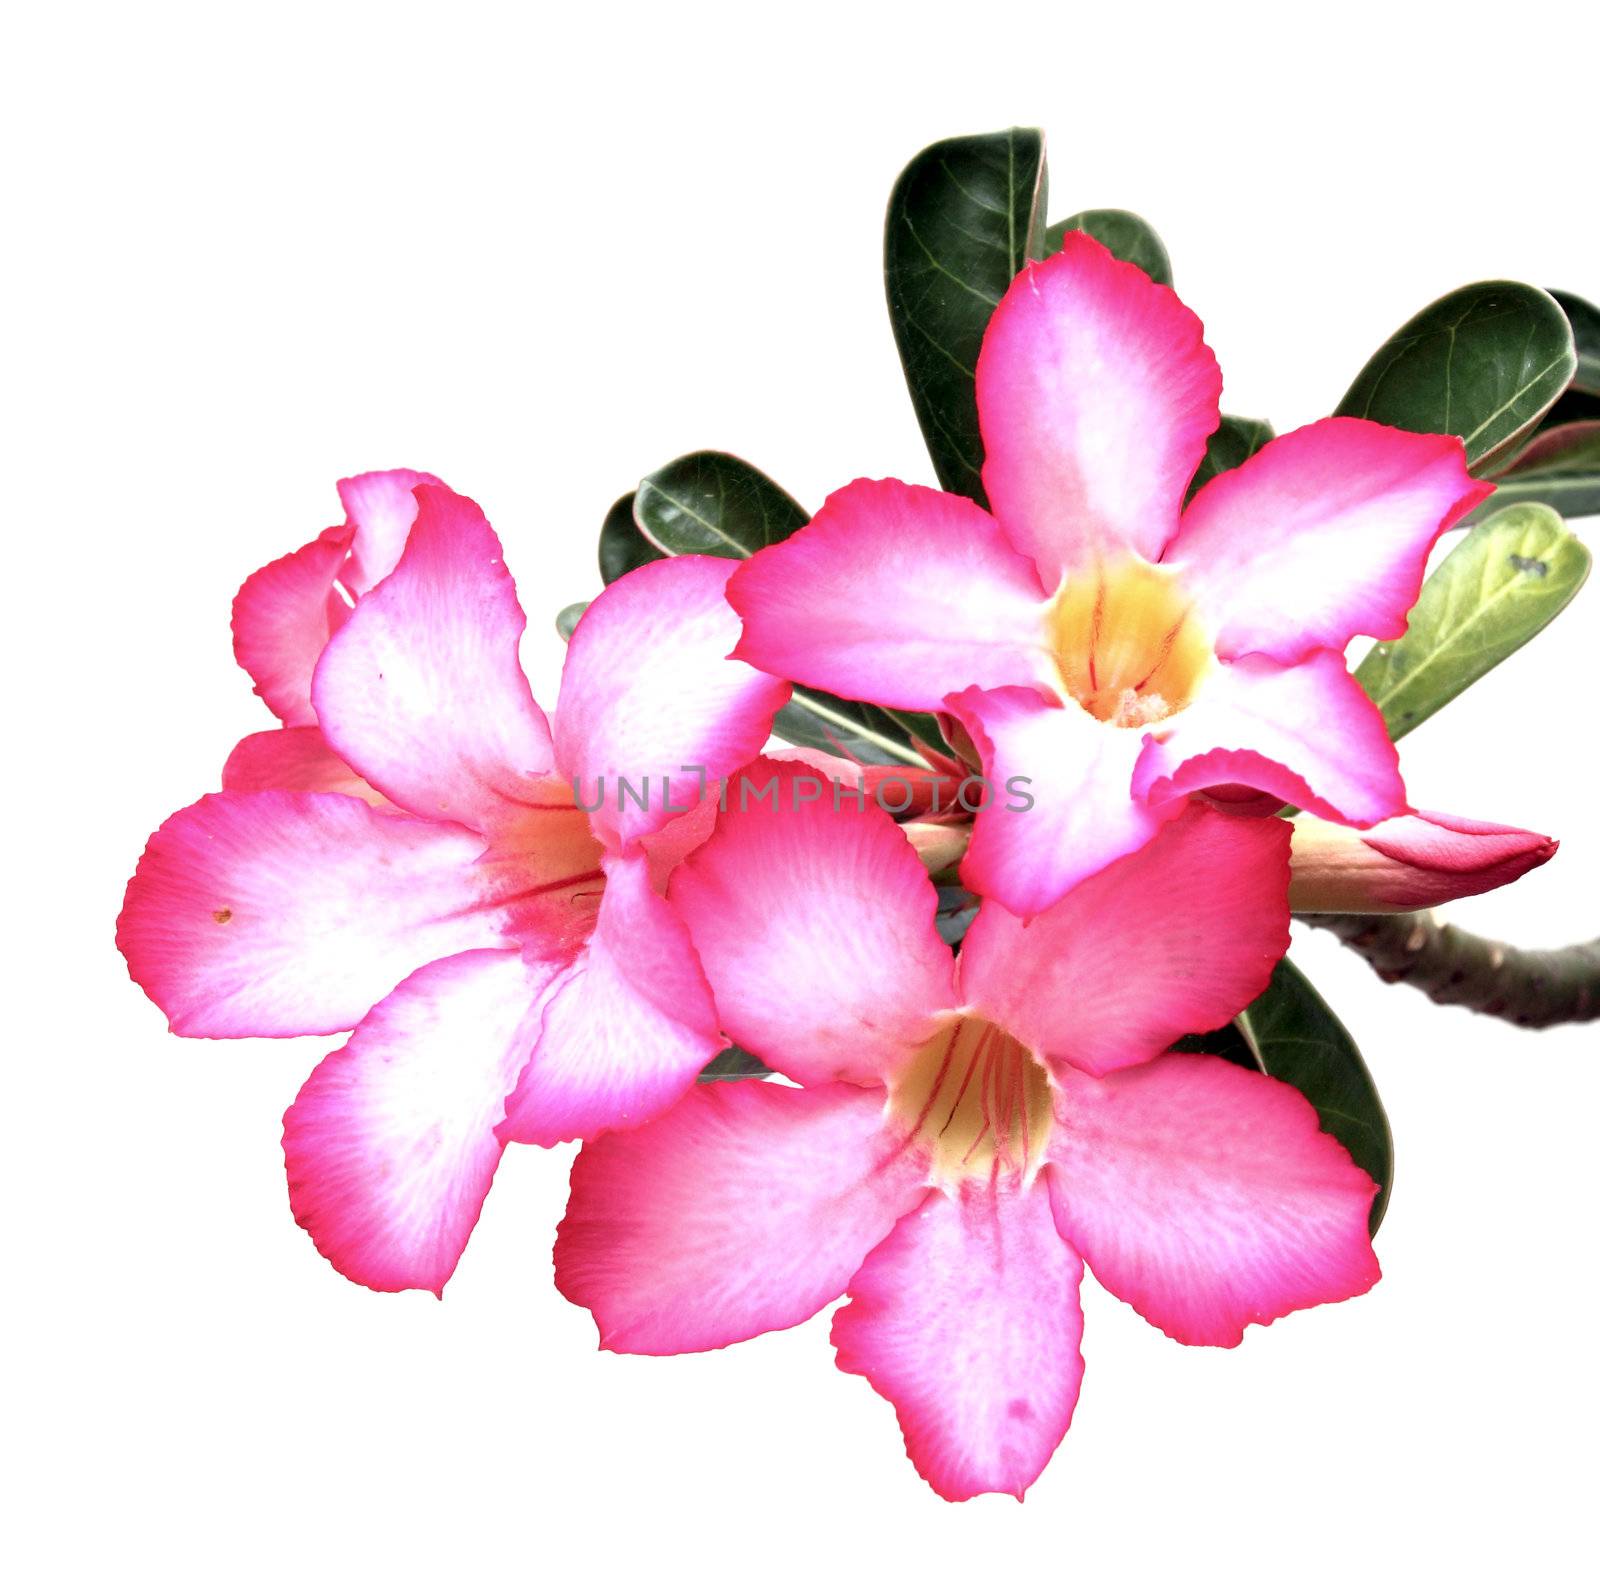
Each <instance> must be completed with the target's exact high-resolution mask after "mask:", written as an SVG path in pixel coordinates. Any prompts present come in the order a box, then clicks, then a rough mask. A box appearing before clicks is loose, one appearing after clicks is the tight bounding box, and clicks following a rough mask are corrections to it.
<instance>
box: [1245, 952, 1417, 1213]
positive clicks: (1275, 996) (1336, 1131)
mask: <svg viewBox="0 0 1600 1578" xmlns="http://www.w3.org/2000/svg"><path fill="white" fill-rule="evenodd" d="M1235 1023H1236V1026H1237V1029H1238V1032H1239V1035H1240V1036H1241V1037H1242V1039H1243V1041H1244V1044H1245V1046H1246V1047H1248V1049H1249V1051H1250V1053H1251V1054H1252V1055H1253V1057H1254V1061H1255V1066H1256V1067H1257V1068H1259V1069H1260V1070H1261V1072H1262V1073H1264V1074H1270V1075H1271V1076H1272V1077H1273V1078H1274V1079H1281V1080H1283V1081H1284V1082H1285V1083H1286V1084H1290V1085H1293V1086H1294V1088H1295V1089H1296V1090H1298V1091H1299V1092H1300V1094H1301V1095H1303V1096H1304V1097H1305V1098H1306V1100H1307V1101H1309V1102H1310V1103H1311V1105H1312V1106H1313V1107H1315V1108H1316V1109H1317V1120H1318V1122H1320V1123H1321V1125H1322V1128H1323V1131H1324V1133H1327V1134H1331V1135H1332V1136H1333V1137H1334V1139H1336V1140H1337V1141H1338V1142H1339V1143H1340V1144H1341V1145H1342V1146H1344V1148H1345V1149H1346V1150H1347V1151H1349V1153H1350V1155H1351V1157H1352V1159H1353V1160H1354V1161H1355V1163H1356V1165H1357V1166H1358V1167H1360V1168H1362V1169H1363V1170H1364V1171H1365V1172H1366V1173H1367V1174H1368V1175H1369V1176H1370V1177H1371V1178H1372V1180H1373V1182H1375V1183H1376V1184H1377V1185H1378V1196H1377V1198H1376V1199H1375V1200H1374V1201H1373V1202H1372V1215H1371V1217H1370V1218H1369V1219H1368V1227H1369V1228H1370V1230H1371V1231H1372V1232H1374V1233H1375V1232H1377V1230H1378V1223H1379V1222H1381V1221H1382V1220H1383V1213H1384V1211H1385V1209H1386V1208H1387V1206H1388V1204H1389V1185H1390V1182H1391V1180H1392V1179H1393V1177H1394V1144H1393V1140H1392V1139H1391V1137H1390V1134H1389V1120H1388V1119H1387V1118H1386V1117H1385V1116H1384V1111H1383V1103H1382V1102H1380V1101H1379V1100H1378V1091H1377V1087H1376V1086H1375V1085H1374V1084H1373V1083H1372V1076H1371V1074H1369V1073H1368V1072H1367V1065H1366V1064H1365V1063H1363V1062H1362V1061H1361V1054H1360V1052H1358V1051H1357V1050H1356V1044H1355V1042H1354V1041H1353V1040H1351V1038H1350V1032H1349V1031H1348V1030H1346V1029H1345V1027H1344V1026H1343V1025H1342V1024H1340V1023H1339V1021H1338V1019H1337V1018H1336V1017H1335V1016H1334V1013H1333V1010H1332V1009H1330V1008H1329V1007H1328V1005H1327V1004H1326V1003H1325V1002H1323V1000H1322V999H1321V998H1320V997H1319V996H1318V995H1317V993H1316V991H1315V990H1314V989H1313V987H1312V985H1311V983H1310V982H1309V981H1308V980H1306V978H1305V977H1304V976H1303V975H1302V974H1301V973H1300V972H1299V971H1298V970H1297V969H1296V968H1295V967H1294V966H1293V965H1292V964H1290V963H1289V961H1288V960H1287V959H1283V960H1280V961H1279V963H1278V967H1277V968H1276V969H1275V970H1274V971H1273V972H1272V983H1271V985H1269V986H1268V987H1267V989H1266V991H1264V992H1263V993H1262V994H1261V996H1260V997H1258V998H1257V999H1256V1000H1255V1001H1254V1002H1253V1003H1252V1004H1251V1005H1250V1006H1249V1007H1248V1008H1247V1009H1245V1011H1244V1012H1243V1013H1242V1014H1240V1015H1239V1017H1238V1019H1237V1020H1236V1021H1235Z"/></svg>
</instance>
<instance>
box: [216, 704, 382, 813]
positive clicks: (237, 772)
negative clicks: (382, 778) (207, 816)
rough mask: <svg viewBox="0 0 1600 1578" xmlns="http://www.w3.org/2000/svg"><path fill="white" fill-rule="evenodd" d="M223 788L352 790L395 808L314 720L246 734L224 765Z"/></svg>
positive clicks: (362, 797)
mask: <svg viewBox="0 0 1600 1578" xmlns="http://www.w3.org/2000/svg"><path fill="white" fill-rule="evenodd" d="M222 787H223V788H224V789H239V790H245V791H248V790H252V789H296V790H300V791H302V792H306V793H322V794H352V795H354V796H355V797H356V798H357V799H358V800H365V801H366V802H367V804H368V805H374V806H377V807H378V808H379V809H380V810H386V811H392V810H394V806H393V805H392V804H391V803H390V802H389V801H388V800H386V799H385V798H384V797H383V796H382V795H381V794H379V793H378V791H377V790H376V789H374V788H373V787H372V785H371V784H369V783H368V782H367V781H366V779H365V778H363V777H362V776H361V775H360V774H359V773H356V772H352V771H351V770H350V768H349V767H348V766H346V764H345V763H344V762H342V761H340V759H339V758H338V757H337V756H335V755H334V754H333V752H332V751H330V750H329V749H328V742H327V741H326V740H325V739H323V737H322V730H321V729H319V728H318V727H317V726H316V725H315V724H301V725H298V726H297V727H294V728H287V729H267V730H264V731H263V732H262V733H260V734H247V735H245V737H244V738H243V739H242V740H240V741H239V743H238V744H237V745H236V746H234V748H233V751H232V754H230V755H229V757H228V760H227V762H226V763H225V764H224V765H223V768H222Z"/></svg>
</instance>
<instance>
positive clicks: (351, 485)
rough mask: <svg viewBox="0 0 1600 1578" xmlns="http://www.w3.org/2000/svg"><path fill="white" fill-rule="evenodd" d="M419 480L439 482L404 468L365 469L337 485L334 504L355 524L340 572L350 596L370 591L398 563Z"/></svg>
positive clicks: (413, 516) (414, 508) (412, 520)
mask: <svg viewBox="0 0 1600 1578" xmlns="http://www.w3.org/2000/svg"><path fill="white" fill-rule="evenodd" d="M424 483H431V484H433V485H434V486H436V487H441V488H442V487H443V486H444V484H443V483H442V482H440V481H439V479H438V478H437V477H436V476H434V475H433V474H432V473H431V472H427V471H407V470H404V469H400V470H396V471H367V472H363V473H362V475H360V476H359V477H345V478H344V479H343V480H342V481H341V482H340V483H339V502H340V503H341V504H343V505H344V509H345V516H346V519H347V520H348V521H349V523H350V524H351V525H352V526H354V527H355V528H356V534H355V540H354V542H352V544H351V547H350V562H349V564H348V565H346V566H345V569H344V571H343V573H342V574H341V576H340V580H342V581H343V582H344V584H345V585H346V586H347V587H348V588H349V590H350V592H351V594H352V595H353V596H355V597H361V596H363V595H364V594H366V593H367V592H370V591H371V590H372V588H373V587H375V586H376V585H377V584H378V582H379V581H381V580H382V579H383V578H384V577H385V576H386V575H388V574H390V572H391V571H393V569H394V567H395V566H396V565H397V564H399V562H400V555H401V554H402V553H404V552H405V546H406V538H407V537H408V536H409V535H410V532H411V527H412V525H413V524H414V523H415V521H416V518H417V499H416V494H415V493H414V491H413V490H414V489H415V488H418V487H420V486H422V485H423V484H424Z"/></svg>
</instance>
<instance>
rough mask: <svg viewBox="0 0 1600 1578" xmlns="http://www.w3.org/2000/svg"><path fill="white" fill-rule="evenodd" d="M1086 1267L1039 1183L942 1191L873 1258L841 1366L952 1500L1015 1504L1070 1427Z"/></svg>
mask: <svg viewBox="0 0 1600 1578" xmlns="http://www.w3.org/2000/svg"><path fill="white" fill-rule="evenodd" d="M1082 1277H1083V1262H1082V1261H1081V1260H1079V1258H1078V1256H1077V1255H1076V1254H1075V1253H1074V1252H1073V1250H1072V1249H1071V1247H1070V1246H1069V1245H1067V1244H1065V1243H1063V1242H1062V1241H1061V1238H1060V1237H1059V1235H1058V1234H1057V1232H1056V1229H1055V1224H1054V1223H1053V1222H1052V1221H1051V1217H1050V1205H1049V1196H1048V1193H1047V1191H1046V1189H1045V1186H1044V1184H1043V1182H1042V1181H1040V1182H1036V1183H1033V1184H1030V1185H1028V1186H1026V1187H1023V1188H1020V1189H1019V1188H1017V1187H1016V1186H1015V1185H1007V1186H1002V1187H1001V1188H998V1189H996V1188H991V1187H985V1186H981V1185H977V1184H966V1185H964V1186H963V1187H962V1189H961V1191H960V1194H959V1196H958V1197H956V1198H953V1199H952V1198H951V1197H949V1196H947V1195H944V1194H935V1195H933V1196H932V1197H931V1198H930V1199H929V1200H928V1201H927V1203H926V1204H924V1205H923V1206H922V1208H921V1209H920V1210H918V1211H916V1212H913V1213H912V1214H911V1215H909V1216H906V1217H904V1218H902V1219H901V1221H900V1224H899V1226H897V1227H896V1228H895V1230H894V1231H893V1232H892V1233H891V1234H890V1235H889V1237H888V1238H887V1239H885V1240H884V1242H883V1243H881V1244H880V1245H879V1246H878V1247H877V1248H876V1249H875V1250H873V1251H872V1253H871V1254H870V1255H868V1256H867V1259H866V1262H865V1264H864V1265H863V1266H862V1267H861V1269H860V1270H859V1271H858V1272H857V1273H856V1274H855V1276H854V1277H852V1278H851V1280H850V1302H849V1303H848V1304H846V1305H845V1306H844V1307H843V1308H842V1309H840V1310H839V1312H838V1313H837V1314H836V1315H835V1316H834V1317H833V1343H834V1346H835V1347H836V1348H837V1349H838V1350H839V1355H838V1363H839V1368H840V1369H841V1370H845V1371H848V1372H849V1373H850V1374H852V1375H862V1376H865V1377H866V1378H867V1380H869V1381H870V1382H871V1383H872V1386H873V1389H874V1390H875V1391H877V1392H878V1393H880V1394H881V1395H882V1396H884V1397H886V1398H887V1399H888V1400H889V1401H890V1402H891V1403H893V1404H894V1408H895V1413H896V1414H897V1415H898V1416H899V1419H900V1428H901V1429H902V1430H903V1431H904V1433H905V1438H906V1451H907V1452H908V1453H909V1454H910V1457H911V1461H912V1462H913V1463H914V1464H915V1465H916V1467H917V1472H918V1473H920V1474H921V1475H922V1477H923V1478H924V1479H925V1480H927V1482H928V1483H929V1484H930V1485H932V1486H933V1488H934V1489H935V1490H936V1491H938V1493H939V1494H940V1495H941V1496H944V1497H945V1498H946V1499H947V1500H950V1501H965V1500H966V1499H967V1498H968V1497H969V1496H976V1495H979V1494H981V1493H982V1492H983V1491H989V1490H995V1491H1007V1492H1009V1493H1010V1494H1011V1495H1013V1496H1015V1497H1016V1498H1017V1499H1018V1500H1019V1501H1020V1500H1021V1499H1022V1495H1023V1492H1024V1491H1026V1490H1027V1488H1028V1486H1030V1485H1031V1484H1032V1483H1033V1482H1034V1480H1036V1479H1037V1478H1038V1477H1039V1475H1040V1473H1041V1472H1042V1471H1043V1469H1044V1466H1045V1464H1046V1463H1048V1462H1049V1461H1050V1454H1051V1453H1052V1452H1054V1451H1055V1449H1056V1447H1057V1446H1058V1445H1060V1442H1061V1438H1062V1437H1063V1436H1064V1435H1065V1434H1066V1433H1067V1426H1068V1425H1069V1424H1070V1423H1071V1422H1072V1410H1073V1407H1074V1405H1075V1404H1076V1403H1077V1400H1078V1384H1079V1382H1080V1381H1081V1380H1082V1379H1083V1360H1082V1359H1081V1358H1080V1357H1079V1352H1078V1345H1079V1343H1080V1341H1081V1340H1082V1337H1083V1314H1082V1311H1081V1309H1080V1307H1079V1304H1078V1284H1079V1282H1080V1281H1081V1280H1082Z"/></svg>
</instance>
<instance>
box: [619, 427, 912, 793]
mask: <svg viewBox="0 0 1600 1578" xmlns="http://www.w3.org/2000/svg"><path fill="white" fill-rule="evenodd" d="M614 512H615V506H613V513H614ZM633 518H634V520H635V522H636V523H637V525H638V529H639V531H640V532H642V533H643V534H644V538H645V540H647V541H648V543H649V544H650V545H651V547H652V549H653V551H654V553H655V557H657V558H661V557H663V556H668V557H671V556H676V555H677V554H680V553H706V554H712V555H715V556H716V557H717V558H722V559H748V558H749V557H750V556H751V554H753V553H755V552H757V551H758V550H759V549H762V548H766V547H770V546H771V545H772V544H773V543H775V542H782V541H783V539H784V538H785V537H788V536H791V535H792V534H793V533H795V532H797V531H798V530H799V529H800V528H801V527H802V526H804V525H805V523H806V521H807V520H808V519H810V517H809V516H808V515H807V514H806V512H805V510H804V509H802V508H801V506H800V505H798V504H797V503H795V501H794V500H793V499H792V498H790V497H789V495H788V494H787V493H785V492H784V491H783V489H782V488H780V487H779V486H778V484H777V483H776V482H774V481H773V480H772V479H771V478H770V477H769V476H767V475H766V474H765V473H764V472H761V471H757V470H756V468H755V467H754V466H752V465H751V464H750V463H749V462H748V461H745V460H740V459H739V458H738V456H737V455H725V454H722V453H720V452H719V451H716V450H698V451H696V452H695V453H694V454H692V455H680V456H679V457H678V459H676V460H673V461H669V462H668V463H667V464H666V465H665V466H663V467H661V469H660V470H659V471H652V472H651V473H650V475H649V476H648V477H646V478H645V479H644V480H643V481H642V482H641V483H640V484H639V491H638V493H637V494H635V495H634V502H633ZM607 519H608V522H609V517H608V518H607ZM772 730H773V733H774V734H776V735H777V736H778V737H779V738H780V739H784V740H787V741H788V742H789V743H790V744H791V745H806V746H810V747H811V748H812V749H813V750H818V751H831V752H832V753H834V754H835V755H841V754H842V755H848V756H853V757H855V759H856V760H857V761H860V762H867V763H872V764H875V765H882V764H886V763H891V762H893V763H900V764H902V765H907V766H917V767H925V766H927V762H926V761H925V760H924V759H923V757H922V756H921V754H920V753H919V752H918V751H917V750H915V749H914V748H913V746H912V745H911V743H910V737H911V736H919V737H921V738H924V739H929V740H931V741H939V740H940V735H939V725H938V724H937V722H935V721H934V719H932V718H930V717H928V716H927V715H926V714H924V713H913V712H904V713H901V712H889V711H887V710H886V709H885V708H882V707H873V706H868V705H867V704H866V703H864V702H856V701H842V700H840V698H839V697H837V696H830V695H829V694H828V693H827V692H826V691H821V690H808V689H806V688H805V687H804V686H801V685H796V686H795V688H794V699H793V700H792V701H790V702H789V703H788V704H787V705H786V706H784V707H782V708H781V709H779V712H778V715H777V717H776V718H775V719H773V723H772ZM940 748H941V749H942V748H943V745H942V742H941V744H940Z"/></svg>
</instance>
